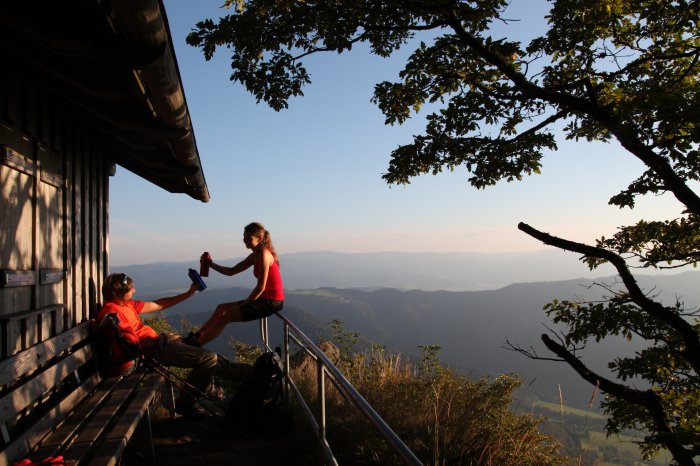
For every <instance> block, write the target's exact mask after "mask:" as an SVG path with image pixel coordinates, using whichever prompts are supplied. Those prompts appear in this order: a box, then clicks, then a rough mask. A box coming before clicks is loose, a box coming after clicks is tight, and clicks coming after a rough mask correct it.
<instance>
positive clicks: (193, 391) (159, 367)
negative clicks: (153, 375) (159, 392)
mask: <svg viewBox="0 0 700 466" xmlns="http://www.w3.org/2000/svg"><path fill="white" fill-rule="evenodd" d="M141 355H142V356H143V358H144V360H145V361H147V363H148V364H149V365H150V366H151V367H152V368H153V369H154V370H155V371H156V372H158V373H159V374H160V375H162V376H163V377H164V378H165V380H167V381H168V382H170V383H172V384H173V385H175V386H176V387H177V388H179V389H180V391H182V392H184V393H186V394H187V395H189V396H191V397H192V398H193V399H194V402H195V403H196V404H198V405H200V406H201V407H202V408H204V409H206V410H207V411H209V412H210V413H212V414H214V415H218V414H219V413H217V412H215V411H214V410H212V409H211V408H210V407H209V406H207V405H205V404H203V403H202V402H201V401H200V399H199V398H205V399H207V400H208V401H209V402H211V403H212V404H213V405H215V406H217V407H219V408H221V409H225V408H224V407H223V406H221V405H220V404H219V403H218V402H217V401H215V400H214V399H212V398H211V397H210V396H209V395H207V394H206V393H204V392H203V391H202V390H200V389H199V388H197V387H195V386H194V385H192V384H191V383H189V382H187V381H186V380H184V379H183V378H182V377H180V376H179V375H177V374H176V373H174V372H173V371H171V370H170V369H169V368H168V367H166V366H165V365H163V364H162V363H161V362H160V361H158V360H157V359H156V358H154V357H153V356H149V355H147V354H144V353H143V352H141ZM174 379H177V382H176V381H175V380H174ZM195 395H198V396H199V398H198V397H197V396H195Z"/></svg>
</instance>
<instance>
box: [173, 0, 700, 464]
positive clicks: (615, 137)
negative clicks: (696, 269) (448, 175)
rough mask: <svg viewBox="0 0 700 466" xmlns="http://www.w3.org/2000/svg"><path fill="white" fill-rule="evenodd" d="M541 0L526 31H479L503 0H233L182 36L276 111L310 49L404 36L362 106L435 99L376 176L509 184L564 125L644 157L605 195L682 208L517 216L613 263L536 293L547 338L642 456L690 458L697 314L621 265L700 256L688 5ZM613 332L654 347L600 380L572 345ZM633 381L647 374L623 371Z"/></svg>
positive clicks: (390, 113) (699, 406)
mask: <svg viewBox="0 0 700 466" xmlns="http://www.w3.org/2000/svg"><path fill="white" fill-rule="evenodd" d="M513 1H515V0H513ZM528 1H531V0H528ZM549 3H550V4H551V8H550V10H549V14H548V16H547V21H548V26H547V28H546V30H543V31H539V35H538V36H537V37H535V38H534V39H533V40H531V41H530V42H529V43H521V42H519V41H518V40H515V38H513V37H500V36H499V37H496V36H494V35H493V34H492V33H491V30H492V29H493V28H492V26H493V25H495V24H499V25H502V26H504V27H505V28H506V30H507V28H508V26H509V25H511V24H512V21H513V20H514V18H509V17H508V11H507V6H508V2H507V1H506V0H463V1H460V0H371V1H370V0H365V1H363V0H353V1H348V0H318V1H316V0H298V1H292V0H251V1H245V0H237V1H233V0H228V1H227V7H228V8H229V11H230V13H231V14H229V15H226V16H224V17H222V18H220V19H218V20H217V21H216V22H215V21H213V20H206V21H203V22H200V23H198V24H197V27H196V29H195V30H194V31H193V32H192V33H191V34H190V35H189V36H188V38H187V41H188V43H190V44H191V45H193V46H197V47H201V48H202V51H203V52H204V55H205V57H206V58H207V59H209V58H211V57H212V56H213V54H214V53H215V51H216V49H217V48H219V47H224V46H225V47H228V48H229V49H230V51H231V66H232V69H233V74H232V75H231V79H232V80H233V81H235V82H239V83H241V84H243V85H244V86H245V87H246V88H247V89H248V90H249V91H250V92H251V93H252V94H253V95H254V96H255V98H256V99H257V100H258V101H259V102H260V101H262V102H265V103H267V104H268V105H269V106H271V107H272V108H274V109H276V110H282V109H284V108H287V105H288V101H289V99H290V98H291V97H295V96H301V95H303V88H304V86H306V85H308V84H309V83H310V78H309V73H308V72H307V70H306V68H305V67H304V58H305V57H307V56H309V55H312V54H317V53H322V52H335V53H343V52H347V51H349V50H351V49H352V47H353V45H355V44H358V43H360V42H362V43H365V44H368V46H369V48H370V50H371V53H374V54H376V55H379V56H381V57H389V56H391V55H392V53H394V52H395V51H396V50H398V49H399V48H400V47H404V46H409V45H410V46H411V47H413V52H412V54H411V55H410V57H409V58H408V59H407V60H406V63H405V66H404V68H403V70H402V71H401V73H400V75H399V79H398V80H397V81H396V82H381V83H377V84H376V86H375V90H374V97H373V102H374V103H375V104H376V105H377V106H378V107H379V108H380V109H381V111H382V112H383V114H384V116H385V121H386V123H387V124H402V123H404V122H405V121H406V120H407V119H408V118H410V117H411V115H412V114H413V113H414V112H417V111H418V110H420V109H422V108H426V107H428V106H429V108H431V109H435V110H431V111H430V112H428V115H427V120H426V126H425V131H424V132H423V134H419V135H416V136H414V137H413V141H412V142H410V143H409V144H404V145H401V146H399V147H398V148H397V149H396V150H394V151H393V152H392V154H391V160H390V163H389V167H388V169H387V171H386V173H385V174H384V175H383V178H384V179H385V180H386V181H387V182H388V183H399V184H402V183H409V182H410V180H411V179H412V178H413V177H415V176H418V175H422V174H426V173H432V174H437V173H440V172H441V171H442V170H454V169H456V168H458V167H459V168H463V169H466V171H467V173H468V182H469V183H470V184H471V185H473V186H474V187H476V188H484V187H487V186H490V185H493V184H495V183H496V182H498V181H500V180H506V181H512V180H519V179H521V178H522V177H523V176H526V175H530V174H533V173H539V171H540V168H541V160H542V155H543V153H544V152H545V151H549V150H554V149H556V148H557V142H556V140H557V137H559V136H563V137H565V138H567V139H572V140H582V141H603V142H610V143H614V144H617V145H619V146H620V147H621V148H622V150H623V151H625V152H626V153H627V154H629V155H631V156H633V157H636V158H637V159H638V160H640V161H641V162H642V163H643V164H644V167H645V168H644V170H643V172H642V173H640V174H638V175H637V178H636V179H634V180H633V181H632V182H631V183H630V184H629V185H628V186H626V187H623V188H622V189H621V191H620V192H619V193H618V194H616V195H614V196H613V197H612V198H611V199H610V201H609V202H610V204H612V205H616V206H619V207H620V208H634V206H635V202H636V200H637V198H638V197H639V196H643V195H649V194H651V195H657V194H662V193H670V194H671V195H672V196H674V197H675V198H676V199H677V200H678V202H679V203H680V204H681V205H682V206H683V209H684V213H683V214H682V216H681V217H680V218H675V219H667V220H644V221H640V222H639V223H637V224H636V225H631V226H624V227H621V228H620V229H619V231H618V232H617V233H616V234H615V235H613V237H611V238H601V239H600V240H599V241H598V242H597V244H596V245H595V246H589V245H585V244H579V243H574V242H571V241H567V240H564V239H561V238H557V237H554V236H551V235H548V234H546V233H542V232H540V231H538V230H536V229H534V228H532V227H530V226H529V225H526V224H521V225H519V228H520V229H521V230H523V231H524V232H525V233H527V234H529V235H531V236H533V237H535V238H537V239H539V240H541V241H543V242H545V243H546V244H551V245H553V246H556V247H559V248H562V249H568V250H572V251H577V252H579V253H581V254H582V255H583V256H584V259H585V260H586V262H587V263H588V265H589V266H590V267H596V266H598V265H599V264H601V263H604V262H610V263H611V264H613V265H614V266H615V267H616V269H617V271H618V273H619V274H620V277H621V280H622V285H623V288H622V289H613V288H610V290H609V296H608V299H607V300H606V302H604V303H577V302H572V301H565V302H559V301H555V302H553V303H551V304H550V305H549V306H548V308H547V310H548V312H549V315H550V316H551V317H552V318H553V319H554V320H555V321H557V322H559V323H561V324H563V325H565V326H566V328H567V329H568V330H567V332H565V333H564V334H563V335H561V336H560V338H559V341H556V339H552V338H550V337H549V336H548V335H543V336H542V338H543V341H544V343H545V345H546V346H547V348H548V349H549V350H551V351H553V352H554V353H555V354H556V355H557V357H558V358H559V359H561V360H563V361H566V362H567V363H568V364H569V365H571V366H572V367H573V368H574V369H575V370H577V371H578V372H579V374H580V375H581V376H582V377H583V378H584V379H586V380H588V381H589V382H590V383H592V384H594V385H597V384H600V387H601V389H602V390H604V391H605V392H606V393H607V396H608V401H607V402H606V403H607V404H606V408H607V409H608V413H609V415H610V420H609V424H608V426H609V431H610V432H611V433H612V432H616V431H618V430H619V429H621V428H637V429H640V430H643V431H646V432H648V435H646V437H645V438H644V439H643V440H642V441H641V444H642V447H643V450H644V452H645V453H646V454H648V455H651V454H653V453H654V452H655V451H656V450H657V449H658V448H659V447H661V446H663V447H666V448H668V449H669V450H670V451H671V453H672V454H673V456H674V459H675V460H676V461H677V462H678V463H679V464H684V465H690V464H693V463H694V461H693V458H694V457H696V456H698V455H700V424H699V423H698V422H697V419H698V413H699V412H700V395H699V394H698V377H699V374H700V337H699V336H698V329H699V328H700V325H698V323H697V321H696V320H693V316H692V315H691V312H690V311H689V310H687V309H685V308H684V307H683V306H682V303H678V305H675V306H668V305H663V304H662V303H660V302H657V301H655V300H654V297H653V296H649V295H648V293H645V292H644V291H643V290H640V289H639V288H638V287H637V285H636V281H635V280H634V276H633V275H632V273H631V270H630V266H629V265H628V261H629V260H630V259H635V262H636V263H640V264H641V265H642V266H643V267H652V268H660V267H681V266H684V265H693V266H695V265H697V262H698V259H699V258H700V197H698V195H697V193H696V192H695V190H694V188H697V186H698V185H697V182H698V181H700V178H699V177H700V153H699V151H698V147H699V143H700V125H699V120H700V112H698V108H700V84H699V79H698V78H699V73H700V65H699V63H700V19H699V18H700V2H698V1H697V0H692V1H691V0H549ZM427 104H430V105H427ZM597 169H604V167H597ZM617 335H622V336H625V337H626V338H628V339H631V338H640V339H643V340H644V341H645V342H646V343H647V344H648V347H649V349H648V350H645V351H643V352H640V353H639V354H637V355H635V356H634V357H630V358H620V359H616V360H613V361H611V368H612V369H613V370H614V371H615V372H616V374H617V377H618V381H612V380H607V379H605V378H604V377H601V376H600V374H596V373H594V372H593V371H591V370H590V369H589V368H588V367H586V366H585V364H584V363H583V362H582V360H581V359H580V358H579V357H578V355H577V351H578V350H580V348H581V347H583V346H585V344H586V343H587V342H588V341H597V340H600V339H603V338H608V337H611V336H617ZM523 352H525V351H523ZM635 377H636V378H642V379H644V380H645V381H646V382H647V383H648V384H649V386H650V387H651V388H649V389H647V390H642V389H639V388H636V387H635V386H634V385H631V384H629V383H626V382H627V381H629V380H630V379H632V378H635Z"/></svg>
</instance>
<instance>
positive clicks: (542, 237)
mask: <svg viewBox="0 0 700 466" xmlns="http://www.w3.org/2000/svg"><path fill="white" fill-rule="evenodd" d="M518 229H519V230H521V231H523V232H525V233H526V234H528V235H530V236H532V237H533V238H535V239H537V240H539V241H541V242H543V243H544V244H548V245H550V246H554V247H556V248H559V249H563V250H566V251H573V252H577V253H580V254H583V255H585V256H589V257H596V258H599V259H604V260H607V261H608V262H610V263H611V264H612V265H613V266H614V267H615V268H616V269H617V273H618V274H619V275H620V278H622V282H623V283H624V285H625V287H626V288H627V290H628V291H629V294H630V298H631V299H632V301H633V302H634V303H635V304H636V305H637V306H639V307H640V308H641V309H642V310H643V311H644V312H646V313H648V314H649V315H650V316H651V317H653V318H654V319H657V320H658V321H659V322H661V323H662V324H665V325H668V326H670V327H671V328H673V329H674V330H675V331H677V332H678V334H679V335H680V337H681V338H682V339H683V343H685V348H684V349H683V350H682V354H683V355H684V356H685V358H686V359H687V361H688V362H689V363H690V365H691V366H692V367H693V370H694V371H695V373H696V374H699V375H700V335H698V331H697V330H696V329H695V328H694V327H693V326H692V325H691V324H690V323H689V322H687V321H686V320H685V319H683V318H682V317H681V316H680V315H678V314H676V313H675V312H673V311H672V310H671V309H669V308H667V307H664V306H663V305H662V304H661V303H658V302H656V301H653V300H651V299H649V298H648V297H647V296H646V295H645V294H644V292H643V291H642V289H641V288H639V285H638V284H637V281H636V279H635V278H634V276H633V275H632V273H631V272H630V270H629V268H628V267H627V264H626V263H625V260H624V259H623V258H622V257H620V256H619V255H617V254H615V253H614V252H612V251H608V250H607V249H602V248H597V247H594V246H589V245H587V244H581V243H576V242H574V241H569V240H565V239H562V238H557V237H556V236H552V235H550V234H548V233H544V232H541V231H539V230H536V229H534V228H533V227H531V226H530V225H527V224H525V223H523V222H520V223H519V224H518Z"/></svg>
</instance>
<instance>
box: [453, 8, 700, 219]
mask: <svg viewBox="0 0 700 466" xmlns="http://www.w3.org/2000/svg"><path fill="white" fill-rule="evenodd" d="M447 23H448V24H449V26H450V27H451V28H452V29H453V30H454V31H455V32H456V33H457V37H458V38H459V39H460V40H461V41H462V42H463V43H464V44H465V45H466V46H467V47H469V48H471V49H473V50H474V51H475V52H476V53H477V54H478V55H479V56H480V57H481V58H483V59H484V60H485V61H486V62H488V63H490V64H491V65H493V66H494V67H496V68H497V69H498V70H499V71H500V72H501V73H503V74H504V75H505V76H506V77H507V78H508V79H509V80H510V81H511V82H512V83H513V84H514V85H515V86H516V87H518V88H519V89H521V90H522V91H523V92H524V93H526V94H527V95H530V96H532V97H533V98H536V99H542V100H544V101H546V102H549V103H551V104H554V105H557V106H559V107H564V108H568V109H569V111H570V112H580V113H582V114H584V115H587V116H589V117H590V118H592V119H593V120H595V121H597V122H598V123H600V124H601V125H602V126H603V127H604V128H605V129H607V130H608V131H610V132H611V133H612V134H613V135H614V136H615V138H616V139H617V140H618V141H619V142H620V144H622V146H623V147H624V148H625V149H626V150H627V151H629V152H630V153H631V154H633V155H634V156H635V157H637V158H638V159H639V160H641V161H642V162H643V163H644V164H645V165H646V166H647V167H649V168H650V169H651V170H653V171H654V172H655V173H656V174H657V175H658V176H659V177H661V179H663V180H664V183H665V184H666V185H667V186H668V189H669V190H670V191H671V192H673V194H674V196H675V197H676V199H678V200H679V201H680V202H681V203H683V205H685V206H686V207H687V208H688V209H689V210H690V211H692V212H695V213H697V214H698V215H700V196H698V195H697V194H695V192H694V191H693V190H692V189H690V187H689V186H688V185H686V184H685V182H684V180H683V178H681V177H680V176H679V175H678V174H677V173H676V172H675V170H674V169H673V167H671V165H670V164H669V163H668V161H667V160H666V159H665V158H664V157H662V156H661V155H659V154H657V153H656V152H654V151H653V150H651V148H649V147H648V146H646V145H645V144H644V143H643V142H642V141H640V140H639V138H638V137H637V135H636V134H635V133H634V132H633V131H632V130H631V129H629V128H627V127H626V126H624V125H623V124H622V123H621V122H620V121H619V120H618V119H616V118H615V117H614V116H613V115H611V114H610V113H609V112H608V111H607V110H605V109H604V108H603V107H601V106H600V105H598V104H597V103H596V102H595V101H591V100H587V99H582V98H580V97H576V96H574V95H571V94H566V93H561V92H557V91H554V90H551V89H545V88H542V87H540V86H537V85H536V84H534V83H532V82H530V81H529V80H528V79H527V78H526V77H525V76H524V75H523V74H522V73H520V72H518V70H517V69H515V67H513V65H512V64H511V63H510V62H509V61H508V60H506V59H505V58H504V57H502V56H501V55H500V54H498V53H497V52H495V51H493V50H490V49H489V48H487V47H486V46H485V45H484V44H483V42H482V41H480V40H479V39H478V38H477V37H475V36H474V35H472V34H471V33H469V32H468V31H467V30H466V29H464V27H463V26H462V22H461V20H460V18H459V16H458V15H457V12H456V11H455V10H454V9H453V10H451V11H450V12H449V13H448V16H447Z"/></svg>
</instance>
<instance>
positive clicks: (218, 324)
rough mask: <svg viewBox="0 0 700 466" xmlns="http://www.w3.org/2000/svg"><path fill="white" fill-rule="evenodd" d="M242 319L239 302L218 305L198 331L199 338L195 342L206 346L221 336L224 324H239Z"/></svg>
mask: <svg viewBox="0 0 700 466" xmlns="http://www.w3.org/2000/svg"><path fill="white" fill-rule="evenodd" d="M242 318H243V317H242V316H241V303H240V301H237V302H235V303H223V304H219V305H218V306H216V310H214V314H213V315H212V316H211V317H210V318H209V320H207V321H206V323H205V324H204V325H203V326H202V328H201V329H200V330H199V338H197V341H198V342H199V344H200V345H202V346H204V345H206V344H207V343H209V342H210V341H212V340H213V339H214V338H216V337H218V336H219V335H221V332H223V331H224V327H226V324H228V323H230V322H240V321H241V320H242Z"/></svg>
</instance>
